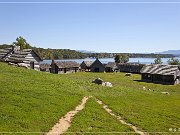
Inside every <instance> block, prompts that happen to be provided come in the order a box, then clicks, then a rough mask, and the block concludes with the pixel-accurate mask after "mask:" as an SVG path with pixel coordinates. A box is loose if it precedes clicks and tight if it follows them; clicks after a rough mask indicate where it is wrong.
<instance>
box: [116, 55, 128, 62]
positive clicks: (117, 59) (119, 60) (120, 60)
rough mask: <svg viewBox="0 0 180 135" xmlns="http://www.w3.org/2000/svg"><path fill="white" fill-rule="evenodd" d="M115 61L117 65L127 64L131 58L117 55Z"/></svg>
mask: <svg viewBox="0 0 180 135" xmlns="http://www.w3.org/2000/svg"><path fill="white" fill-rule="evenodd" d="M114 60H115V62H116V63H127V62H128V61H129V56H128V55H125V54H122V55H116V56H115V58H114Z"/></svg>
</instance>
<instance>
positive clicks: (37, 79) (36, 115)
mask: <svg viewBox="0 0 180 135" xmlns="http://www.w3.org/2000/svg"><path fill="white" fill-rule="evenodd" d="M74 89H76V91H74ZM83 95H84V94H83V91H82V90H80V89H79V87H78V86H77V85H75V84H73V83H71V81H70V80H69V79H68V80H67V79H66V78H64V77H63V78H62V77H61V76H56V75H52V74H47V73H42V72H38V71H33V70H27V69H22V68H17V67H12V66H7V65H6V64H4V63H0V99H1V100H0V109H1V111H0V131H1V132H3V131H4V132H5V131H7V132H8V131H33V132H45V131H48V130H49V129H50V128H51V127H52V126H53V125H54V123H56V122H57V121H58V119H59V118H60V117H61V116H63V115H64V114H65V113H66V112H67V111H69V110H72V109H73V108H74V107H75V106H76V105H77V104H79V102H80V101H81V98H82V96H83Z"/></svg>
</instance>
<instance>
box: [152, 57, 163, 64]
mask: <svg viewBox="0 0 180 135" xmlns="http://www.w3.org/2000/svg"><path fill="white" fill-rule="evenodd" d="M154 63H155V64H162V60H161V57H160V56H157V57H156V59H155V60H154Z"/></svg>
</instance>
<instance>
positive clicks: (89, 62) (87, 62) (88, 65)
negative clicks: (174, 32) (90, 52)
mask: <svg viewBox="0 0 180 135" xmlns="http://www.w3.org/2000/svg"><path fill="white" fill-rule="evenodd" d="M83 62H84V63H85V64H86V66H87V67H90V66H91V64H92V63H93V62H92V61H83Z"/></svg>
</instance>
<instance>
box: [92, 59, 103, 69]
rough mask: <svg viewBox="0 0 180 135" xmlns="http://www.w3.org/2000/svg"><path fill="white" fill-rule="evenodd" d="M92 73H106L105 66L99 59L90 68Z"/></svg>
mask: <svg viewBox="0 0 180 135" xmlns="http://www.w3.org/2000/svg"><path fill="white" fill-rule="evenodd" d="M90 69H91V72H104V71H105V65H104V64H102V63H101V62H100V61H99V59H98V58H96V60H95V61H94V62H93V63H92V64H91V66H90Z"/></svg>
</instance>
